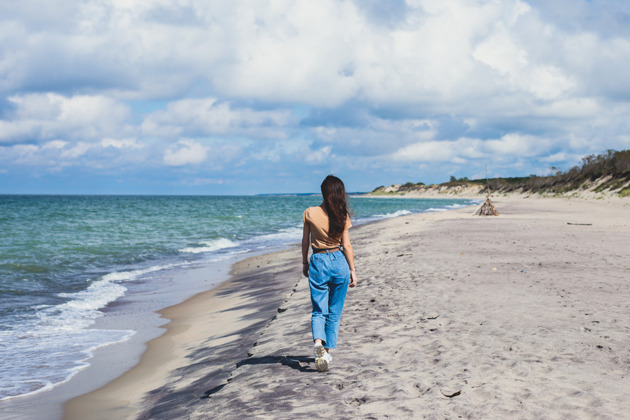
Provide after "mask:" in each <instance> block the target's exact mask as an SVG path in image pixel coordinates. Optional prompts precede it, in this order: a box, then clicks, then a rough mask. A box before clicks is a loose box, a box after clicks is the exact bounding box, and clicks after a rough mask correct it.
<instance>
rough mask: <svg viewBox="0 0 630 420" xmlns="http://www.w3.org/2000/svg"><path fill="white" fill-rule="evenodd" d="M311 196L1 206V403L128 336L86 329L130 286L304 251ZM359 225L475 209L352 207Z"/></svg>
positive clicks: (16, 200) (63, 377)
mask: <svg viewBox="0 0 630 420" xmlns="http://www.w3.org/2000/svg"><path fill="white" fill-rule="evenodd" d="M320 202H321V197H319V196H316V195H286V196H279V195H269V196H242V197H238V196H206V197H200V196H190V197H182V196H0V360H2V363H1V364H0V400H2V399H7V398H15V397H18V396H22V395H28V394H32V393H35V392H41V391H44V390H47V389H50V388H52V387H54V386H55V385H58V384H60V383H63V382H65V381H67V380H69V379H70V378H71V377H72V376H73V375H74V374H75V373H76V372H78V371H79V370H81V369H83V368H85V367H87V366H89V359H90V358H91V356H92V352H93V351H94V350H95V349H96V348H98V347H101V346H105V345H108V344H112V343H116V342H120V341H124V340H128V339H129V338H130V337H131V336H132V335H133V334H134V333H135V332H134V331H132V330H112V329H97V328H93V327H92V328H90V327H91V326H93V325H94V323H95V321H96V320H97V319H98V318H100V317H103V316H107V315H106V311H104V308H105V307H106V306H107V305H109V304H112V303H113V302H115V301H117V300H118V299H120V298H121V297H123V296H125V295H126V294H128V293H133V287H132V286H133V284H134V283H135V282H138V281H140V280H142V281H143V282H159V281H160V279H162V278H164V277H165V276H166V275H167V274H168V273H169V272H171V271H172V270H181V269H185V268H186V266H187V265H190V264H199V263H204V264H213V263H215V262H218V261H220V260H225V259H228V258H234V256H239V255H242V257H245V256H247V254H248V253H252V252H261V251H262V252H264V251H266V250H274V249H278V248H282V247H286V246H287V245H289V244H292V243H297V242H299V241H300V238H301V232H302V211H303V210H304V209H305V208H306V207H309V206H314V205H318V204H319V203H320ZM350 204H351V206H352V209H353V212H354V223H355V225H356V224H361V223H365V222H368V221H374V220H379V219H384V218H389V217H397V216H402V215H405V214H410V213H418V212H427V211H440V210H446V209H450V208H457V207H461V206H464V205H469V204H472V202H471V201H468V200H461V199H444V200H443V199H438V200H423V199H404V200H401V199H393V198H369V197H361V196H358V197H351V199H350Z"/></svg>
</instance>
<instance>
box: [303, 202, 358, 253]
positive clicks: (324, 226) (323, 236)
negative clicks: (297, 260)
mask: <svg viewBox="0 0 630 420" xmlns="http://www.w3.org/2000/svg"><path fill="white" fill-rule="evenodd" d="M302 221H303V222H304V224H306V223H308V224H309V225H310V227H311V246H312V247H313V248H315V249H329V248H335V247H338V246H339V245H340V244H341V235H339V237H338V238H331V237H330V236H328V215H327V214H326V212H325V211H324V209H323V208H321V206H316V207H309V208H307V209H306V210H304V215H303V216H302ZM350 227H352V222H351V221H350V215H348V218H347V219H346V226H345V227H344V231H346V230H348V229H350Z"/></svg>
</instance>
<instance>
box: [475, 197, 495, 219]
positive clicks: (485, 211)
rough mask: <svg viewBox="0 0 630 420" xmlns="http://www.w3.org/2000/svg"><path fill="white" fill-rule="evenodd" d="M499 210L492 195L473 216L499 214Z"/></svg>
mask: <svg viewBox="0 0 630 420" xmlns="http://www.w3.org/2000/svg"><path fill="white" fill-rule="evenodd" d="M498 215H499V212H498V211H497V209H495V208H494V205H492V201H490V197H488V198H486V201H484V202H483V204H482V205H481V207H480V208H479V209H478V210H477V211H476V212H475V213H474V214H473V216H498Z"/></svg>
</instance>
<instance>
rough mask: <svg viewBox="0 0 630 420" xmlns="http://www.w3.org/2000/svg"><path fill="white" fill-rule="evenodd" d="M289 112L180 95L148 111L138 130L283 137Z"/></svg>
mask: <svg viewBox="0 0 630 420" xmlns="http://www.w3.org/2000/svg"><path fill="white" fill-rule="evenodd" d="M290 116H291V112H290V111H288V110H275V111H258V110H254V109H251V108H237V109H233V108H232V107H231V106H230V104H228V103H218V101H217V100H216V99H215V98H205V99H183V100H180V101H175V102H171V103H169V104H168V105H167V107H166V110H164V111H156V112H154V113H152V114H150V115H148V116H147V117H146V118H145V119H144V121H143V122H142V125H141V130H142V133H143V134H145V135H149V136H156V137H167V138H168V137H177V136H181V135H186V136H207V135H214V134H227V135H230V136H235V135H249V136H251V137H276V138H283V137H285V134H284V132H283V131H282V129H283V128H284V127H285V126H286V125H287V124H288V122H289V119H290Z"/></svg>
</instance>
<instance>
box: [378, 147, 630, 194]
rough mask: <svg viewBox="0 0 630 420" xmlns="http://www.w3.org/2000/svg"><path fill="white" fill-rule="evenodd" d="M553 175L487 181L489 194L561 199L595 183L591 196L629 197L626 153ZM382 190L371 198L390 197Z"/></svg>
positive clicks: (455, 181) (629, 155)
mask: <svg viewBox="0 0 630 420" xmlns="http://www.w3.org/2000/svg"><path fill="white" fill-rule="evenodd" d="M551 169H552V171H555V172H554V175H549V176H537V175H530V176H527V177H510V178H493V179H490V180H488V184H489V185H490V190H491V191H493V192H500V193H509V192H512V191H520V192H530V193H539V194H543V193H545V194H552V195H562V194H567V193H570V192H575V191H580V190H587V189H589V190H590V189H591V188H593V184H594V183H595V182H597V183H598V185H597V187H596V188H595V189H594V191H595V192H604V191H612V192H615V191H616V192H617V193H618V194H619V195H620V196H621V197H627V196H630V150H622V151H615V150H608V151H607V152H606V153H604V154H601V155H589V156H586V157H584V158H582V162H581V163H580V164H579V165H576V166H574V167H573V168H571V169H569V170H568V171H566V172H562V171H559V170H557V168H555V167H552V168H551ZM473 185H478V186H483V187H484V188H483V190H482V191H481V192H482V193H484V192H486V191H487V187H486V185H487V183H486V180H485V179H474V180H470V179H468V178H467V177H463V178H456V177H454V176H451V177H450V180H449V181H448V182H444V183H442V184H440V185H439V186H440V187H442V186H445V187H458V186H473ZM423 187H424V184H423V183H422V182H419V183H417V184H414V183H412V182H408V183H406V184H404V185H401V186H400V187H399V189H398V193H405V192H409V191H416V190H423V189H424V188H423ZM384 190H385V187H383V186H381V187H378V188H376V189H374V191H372V194H393V195H395V194H396V193H385V192H384Z"/></svg>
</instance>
